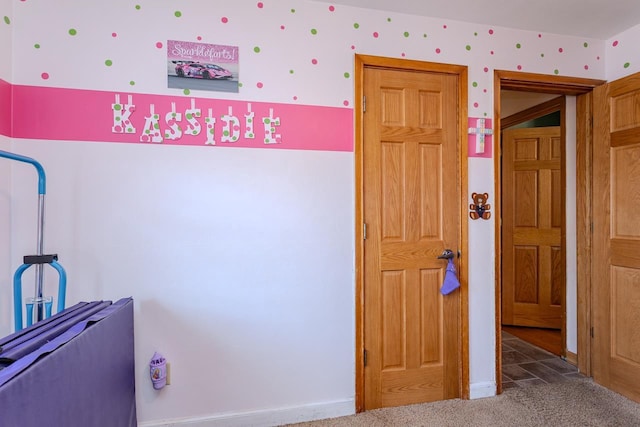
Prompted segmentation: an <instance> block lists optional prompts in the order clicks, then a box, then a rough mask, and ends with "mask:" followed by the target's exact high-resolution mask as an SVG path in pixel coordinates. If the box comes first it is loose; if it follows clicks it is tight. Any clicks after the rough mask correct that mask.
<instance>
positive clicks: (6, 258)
mask: <svg viewBox="0 0 640 427" xmlns="http://www.w3.org/2000/svg"><path fill="white" fill-rule="evenodd" d="M12 7H13V5H12V2H11V0H0V10H2V11H4V12H5V13H4V14H0V15H4V16H6V17H7V19H9V24H7V23H6V21H0V40H2V43H0V58H3V59H2V61H0V79H2V80H4V81H6V82H10V81H11V66H12V54H11V46H12V40H13V37H12V34H13V33H12V28H13V23H12V22H11V19H10V17H12V16H13V13H12ZM0 96H5V95H0ZM7 104H8V101H7V100H6V99H0V121H1V120H3V119H6V118H7V116H8V115H9V111H5V106H6V105H7ZM10 149H11V140H10V139H9V138H8V137H7V136H4V135H0V150H3V151H10ZM10 183H11V164H10V162H9V161H6V160H4V159H0V313H6V314H3V315H0V336H4V335H6V334H7V333H9V332H10V331H11V326H12V324H13V316H11V313H12V312H13V309H12V307H13V305H12V303H11V301H12V298H13V292H12V291H11V289H12V280H11V278H12V275H11V270H12V263H11V208H10V205H11V194H10V193H11V190H10V185H11V184H10Z"/></svg>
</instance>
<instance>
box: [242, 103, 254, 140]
mask: <svg viewBox="0 0 640 427" xmlns="http://www.w3.org/2000/svg"><path fill="white" fill-rule="evenodd" d="M255 115H256V113H254V112H253V111H251V103H247V114H245V115H244V137H245V138H247V139H253V138H255V137H256V134H255V133H254V132H253V118H254V117H255Z"/></svg>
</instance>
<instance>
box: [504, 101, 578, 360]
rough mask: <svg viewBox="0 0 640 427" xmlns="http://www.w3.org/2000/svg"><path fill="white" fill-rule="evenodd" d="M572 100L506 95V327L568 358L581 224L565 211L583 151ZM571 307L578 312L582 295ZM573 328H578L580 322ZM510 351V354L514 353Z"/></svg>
mask: <svg viewBox="0 0 640 427" xmlns="http://www.w3.org/2000/svg"><path fill="white" fill-rule="evenodd" d="M569 100H570V101H571V100H573V99H572V98H570V99H569ZM565 104H566V102H565V97H563V96H557V95H554V94H543V93H531V92H516V91H502V93H501V106H502V111H501V122H500V130H501V132H502V133H501V141H500V147H501V153H502V155H501V157H500V159H501V166H502V177H503V178H502V183H501V199H502V207H503V209H502V216H501V221H500V227H501V236H502V242H501V247H502V259H501V265H502V274H501V277H502V293H501V295H502V301H501V304H502V332H503V334H505V335H506V336H515V337H517V338H520V339H522V340H524V341H526V342H528V343H531V344H533V345H535V346H536V347H538V348H542V349H544V350H546V351H547V352H549V353H551V354H553V355H556V356H560V357H565V356H566V349H565V345H564V343H565V342H566V339H565V336H566V330H567V328H566V323H565V320H566V311H567V308H566V304H565V298H564V295H566V288H567V287H566V286H565V284H566V283H567V281H568V279H573V280H571V283H569V284H570V285H574V286H575V278H574V277H573V275H572V277H571V278H568V277H567V274H566V269H565V265H566V262H565V260H566V259H568V260H570V261H573V262H575V256H574V255H575V243H574V242H573V241H571V242H566V238H565V236H567V234H566V226H565V224H566V222H567V221H568V222H570V223H574V222H575V219H573V215H570V216H567V215H566V209H565V207H566V206H567V196H568V197H569V198H572V197H574V196H575V193H574V192H573V191H565V189H566V188H567V186H566V182H567V181H569V182H572V180H574V179H575V176H569V177H567V175H566V167H565V165H566V163H567V162H569V163H570V164H573V160H574V157H573V156H574V155H575V150H571V149H569V150H568V151H569V153H568V154H569V158H567V153H566V151H567V150H566V147H567V144H569V146H570V147H573V146H574V143H575V126H566V122H567V121H568V122H569V123H575V108H568V109H567V108H565ZM569 104H570V106H573V105H574V102H569ZM567 128H568V129H569V132H567ZM572 151H573V153H572ZM571 171H573V168H572V169H571ZM572 175H575V174H574V173H573V174H572ZM571 201H574V200H571ZM569 205H570V206H573V205H574V203H569ZM572 219H573V220H572ZM570 236H571V237H574V235H573V234H570ZM567 247H569V248H571V249H572V250H573V253H570V254H569V255H572V256H569V257H566V251H567ZM571 272H573V270H572V271H571ZM573 294H574V293H573ZM569 304H573V305H572V306H571V308H572V309H574V305H575V299H574V300H573V301H569ZM573 312H575V310H574V311H573ZM569 326H570V329H571V331H575V322H574V323H572V324H570V325H569ZM505 350H506V349H505V348H504V346H503V356H505V355H507V356H508V355H512V354H513V353H505Z"/></svg>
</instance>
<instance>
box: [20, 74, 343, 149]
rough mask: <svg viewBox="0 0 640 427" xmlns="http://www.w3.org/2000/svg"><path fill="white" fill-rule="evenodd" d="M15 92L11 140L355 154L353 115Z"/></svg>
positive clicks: (263, 105)
mask: <svg viewBox="0 0 640 427" xmlns="http://www.w3.org/2000/svg"><path fill="white" fill-rule="evenodd" d="M10 86H11V85H10ZM11 87H12V90H13V93H14V97H13V99H14V104H13V111H14V114H13V127H12V128H11V135H10V136H12V137H14V138H29V139H42V140H59V141H86V142H88V141H99V142H118V143H137V144H149V145H184V146H192V145H197V146H209V147H245V148H270V149H288V150H320V151H353V110H352V109H351V108H337V107H322V106H313V105H297V104H284V103H268V102H256V101H251V102H248V101H235V100H224V99H210V98H196V97H191V98H187V97H175V96H168V95H147V94H140V93H138V94H127V93H124V94H123V93H114V92H106V91H91V90H79V89H61V88H48V87H35V86H18V85H12V86H11ZM60 105H66V106H68V107H69V108H60ZM69 114H72V116H73V123H74V126H65V125H64V124H65V123H68V122H69ZM33 117H38V120H33Z"/></svg>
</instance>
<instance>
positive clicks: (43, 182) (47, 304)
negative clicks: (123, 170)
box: [0, 150, 67, 331]
mask: <svg viewBox="0 0 640 427" xmlns="http://www.w3.org/2000/svg"><path fill="white" fill-rule="evenodd" d="M0 157H3V158H6V159H9V160H16V161H18V162H23V163H29V164H31V165H33V167H35V168H36V171H37V172H38V202H39V205H38V251H37V252H38V255H42V248H43V236H42V234H43V229H42V228H43V225H44V195H45V194H46V192H47V178H46V175H45V173H44V168H43V167H42V165H41V164H40V163H39V162H38V161H36V160H34V159H32V158H31V157H26V156H21V155H19V154H14V153H10V152H8V151H2V150H0ZM56 259H57V258H56ZM56 259H54V260H53V261H51V262H47V263H48V264H49V265H51V266H52V267H53V268H54V269H56V270H57V271H58V275H59V280H58V306H57V311H58V312H60V311H62V310H64V304H65V295H66V292H67V273H66V272H65V271H64V268H62V266H61V265H60V264H58V262H57V260H56ZM31 265H33V264H22V265H21V266H20V267H18V269H17V270H16V272H15V274H14V276H13V308H14V321H15V325H14V326H15V330H16V331H19V330H21V329H22V328H23V327H24V326H23V324H22V274H23V273H24V272H25V271H26V270H27V269H28V268H29V267H30V266H31ZM42 270H43V267H42V264H41V263H38V264H36V298H35V300H37V301H36V303H37V304H38V306H37V315H36V321H38V320H42V317H43V316H44V317H50V316H51V308H52V301H45V299H44V298H43V296H42V289H43V277H42ZM42 304H44V308H45V313H42ZM26 305H27V325H26V326H30V325H31V324H32V323H33V308H34V307H33V306H34V304H33V303H30V302H29V303H27V304H26Z"/></svg>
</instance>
